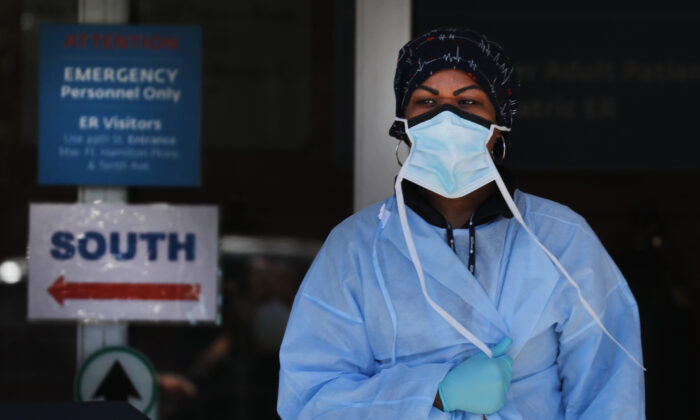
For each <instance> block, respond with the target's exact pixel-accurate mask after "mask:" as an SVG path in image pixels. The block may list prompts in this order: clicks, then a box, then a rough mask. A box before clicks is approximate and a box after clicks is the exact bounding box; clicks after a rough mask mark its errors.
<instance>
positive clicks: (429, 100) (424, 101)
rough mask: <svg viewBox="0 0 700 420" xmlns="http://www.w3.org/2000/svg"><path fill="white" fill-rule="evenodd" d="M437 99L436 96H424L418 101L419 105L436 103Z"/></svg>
mask: <svg viewBox="0 0 700 420" xmlns="http://www.w3.org/2000/svg"><path fill="white" fill-rule="evenodd" d="M436 103H437V101H436V100H435V99H434V98H422V99H419V100H417V101H416V104H418V105H435V104H436Z"/></svg>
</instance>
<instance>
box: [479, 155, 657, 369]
mask: <svg viewBox="0 0 700 420" xmlns="http://www.w3.org/2000/svg"><path fill="white" fill-rule="evenodd" d="M490 165H491V166H492V167H493V170H494V171H496V173H497V174H498V171H497V169H496V167H495V165H494V163H493V162H491V163H490ZM495 180H496V185H498V189H499V190H500V192H501V195H502V196H503V199H504V200H505V202H506V204H507V205H508V208H509V209H510V211H511V213H513V217H515V219H516V220H517V221H518V222H519V223H520V225H521V226H522V227H523V229H525V231H526V232H527V233H528V234H529V235H530V237H531V238H532V240H534V241H535V243H536V244H537V245H539V247H540V248H542V250H543V251H544V252H545V254H547V256H548V257H549V259H550V260H551V261H552V263H554V265H555V266H556V267H557V268H558V269H559V271H560V272H561V273H562V274H563V275H564V277H566V279H567V280H568V281H569V284H571V285H572V286H573V287H574V288H575V289H576V293H578V299H579V300H580V301H581V304H583V307H584V308H585V309H586V311H587V312H588V313H589V314H590V315H591V317H593V320H594V321H595V323H596V324H598V326H599V327H600V328H601V329H602V330H603V332H604V333H605V335H607V336H608V337H610V339H611V340H612V341H613V342H614V343H615V344H617V346H618V347H620V349H622V351H624V352H625V353H626V354H627V356H629V358H630V359H632V361H633V362H634V363H635V364H636V365H637V366H639V367H640V368H642V370H645V371H646V369H644V366H643V365H642V364H641V363H640V362H639V361H638V360H637V359H636V358H635V357H634V356H633V355H632V353H630V352H629V351H628V350H627V349H626V348H625V347H624V346H623V345H622V344H620V342H619V341H617V340H616V339H615V337H613V335H612V334H611V333H610V332H609V331H608V329H607V328H605V325H603V323H602V322H601V321H600V318H598V316H597V315H596V313H595V311H594V310H593V308H591V305H590V304H589V303H588V302H587V301H586V299H585V298H584V297H583V293H582V292H581V287H580V286H579V285H578V283H576V281H575V280H574V279H573V278H572V277H571V275H569V272H568V271H566V269H565V268H564V266H563V265H562V264H561V262H559V260H558V259H557V257H555V256H554V254H552V253H551V252H550V251H549V250H548V249H547V248H546V247H545V246H544V245H543V244H542V242H540V240H539V239H537V236H535V234H534V233H532V231H531V230H530V228H529V227H527V225H526V224H525V220H524V219H523V216H522V215H521V214H520V211H519V210H518V207H517V206H516V205H515V202H513V199H512V198H511V196H510V192H508V188H506V184H505V183H504V182H503V179H501V176H500V174H498V175H497V176H496V179H495Z"/></svg>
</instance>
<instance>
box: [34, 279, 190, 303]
mask: <svg viewBox="0 0 700 420" xmlns="http://www.w3.org/2000/svg"><path fill="white" fill-rule="evenodd" d="M201 288H202V287H201V286H200V285H199V284H173V283H67V282H65V281H63V276H60V277H59V278H57V279H56V281H55V282H54V284H52V285H51V287H49V289H48V291H49V294H50V295H51V296H53V298H54V299H56V302H58V304H59V305H61V306H63V301H64V300H66V299H110V300H115V299H119V300H199V293H200V291H201Z"/></svg>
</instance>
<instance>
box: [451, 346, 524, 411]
mask: <svg viewBox="0 0 700 420" xmlns="http://www.w3.org/2000/svg"><path fill="white" fill-rule="evenodd" d="M511 342H512V340H511V339H510V338H509V337H506V338H504V339H503V340H501V342H500V343H498V344H496V346H495V347H494V348H493V349H492V350H491V351H492V352H493V359H489V357H488V356H487V355H486V354H484V353H479V354H477V355H475V356H472V357H470V358H468V359H467V360H465V361H463V362H462V363H460V364H458V365H457V366H455V367H454V368H452V370H451V371H449V372H448V373H447V375H446V376H445V378H444V379H443V380H442V382H440V385H439V386H438V391H439V393H440V399H441V400H442V406H443V408H444V410H445V411H454V410H462V411H466V412H468V413H473V414H492V413H495V412H496V411H498V410H500V409H501V408H502V407H503V405H504V404H505V403H506V394H508V389H509V388H510V380H511V379H512V378H513V359H511V357H510V356H508V355H507V354H505V352H506V350H508V347H509V346H510V344H511Z"/></svg>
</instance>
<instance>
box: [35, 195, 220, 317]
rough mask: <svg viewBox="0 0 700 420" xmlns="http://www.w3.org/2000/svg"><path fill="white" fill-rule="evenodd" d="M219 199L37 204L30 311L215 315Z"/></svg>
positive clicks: (73, 314)
mask: <svg viewBox="0 0 700 420" xmlns="http://www.w3.org/2000/svg"><path fill="white" fill-rule="evenodd" d="M217 231H218V212H217V208H216V207H213V206H169V205H122V204H118V205H113V204H70V205H64V204H32V205H31V207H30V229H29V305H28V307H29V319H80V320H144V321H214V320H215V319H216V315H217V305H216V301H217V299H216V297H217V285H218V282H217V257H218V240H217Z"/></svg>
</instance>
